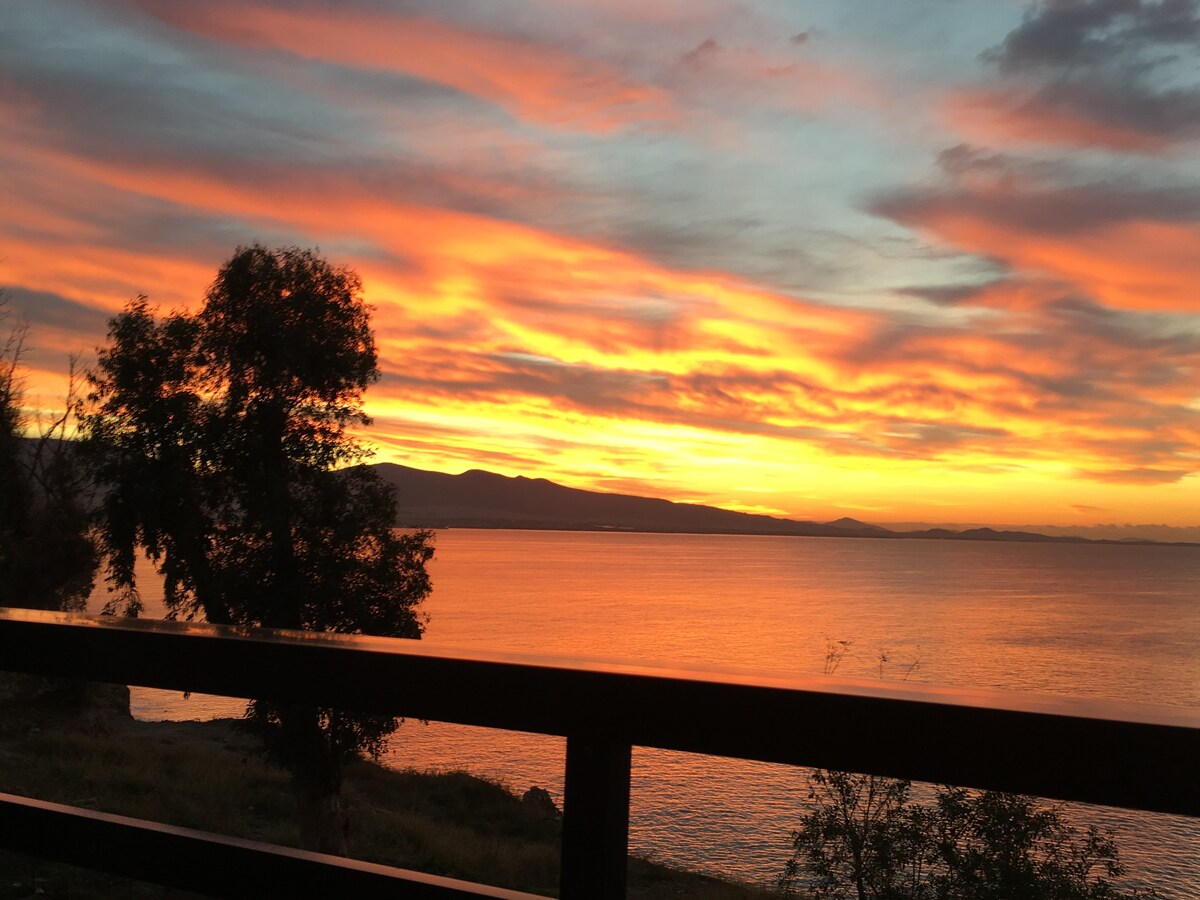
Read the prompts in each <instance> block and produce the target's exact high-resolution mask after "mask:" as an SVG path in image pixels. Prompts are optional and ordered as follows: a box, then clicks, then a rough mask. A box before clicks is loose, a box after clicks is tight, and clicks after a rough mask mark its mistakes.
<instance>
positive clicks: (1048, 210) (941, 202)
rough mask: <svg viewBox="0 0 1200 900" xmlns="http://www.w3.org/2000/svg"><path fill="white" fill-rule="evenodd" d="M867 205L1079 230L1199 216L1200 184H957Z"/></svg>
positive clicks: (917, 217) (916, 215)
mask: <svg viewBox="0 0 1200 900" xmlns="http://www.w3.org/2000/svg"><path fill="white" fill-rule="evenodd" d="M867 209H868V210H869V211H870V212H872V213H874V214H876V215H880V216H883V217H885V218H888V219H891V220H893V221H895V222H899V223H901V224H904V225H916V224H920V223H921V222H922V221H924V220H926V219H928V218H930V217H933V216H937V215H949V214H965V215H969V216H977V217H980V218H982V219H985V220H987V221H990V222H995V223H998V224H1002V225H1004V226H1006V227H1008V228H1013V229H1018V230H1020V231H1024V232H1032V233H1043V234H1078V233H1084V232H1089V231H1096V230H1099V229H1102V228H1103V227H1105V226H1106V225H1113V224H1118V223H1121V222H1128V221H1135V220H1153V221H1158V222H1195V221H1200V188H1194V187H1161V188H1160V187H1138V186H1133V185H1125V184H1120V183H1094V184H1084V185H1069V186H1065V187H1055V186H1044V187H1043V186H1036V187H1034V186H1030V187H1026V188H1024V189H1014V190H1007V191H975V190H970V189H966V188H961V187H958V186H950V187H935V188H905V189H900V190H896V191H892V192H889V193H884V194H880V195H878V196H876V197H875V198H873V199H872V200H871V201H869V203H868V206H867Z"/></svg>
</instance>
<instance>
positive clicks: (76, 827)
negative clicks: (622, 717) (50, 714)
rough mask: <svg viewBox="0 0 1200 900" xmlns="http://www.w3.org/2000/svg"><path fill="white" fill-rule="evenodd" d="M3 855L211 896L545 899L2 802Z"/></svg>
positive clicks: (2, 797) (69, 810) (22, 800)
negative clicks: (39, 859)
mask: <svg viewBox="0 0 1200 900" xmlns="http://www.w3.org/2000/svg"><path fill="white" fill-rule="evenodd" d="M0 835H2V836H3V837H2V839H0V841H2V844H3V846H4V847H5V849H8V850H13V851H17V852H20V853H28V854H31V855H33V856H45V857H47V858H50V859H56V860H58V861H60V862H65V863H70V864H72V865H78V866H84V867H86V868H89V869H95V870H98V871H101V872H110V873H112V874H114V875H122V876H127V877H129V878H136V879H139V880H141V881H149V882H151V883H152V884H159V885H163V886H164V887H172V888H178V889H180V890H185V891H197V892H199V893H202V894H207V895H209V896H213V897H236V898H251V900H258V898H260V897H354V898H356V900H358V898H363V900H365V898H372V897H379V898H394V897H404V898H406V900H407V898H412V900H470V898H490V900H545V898H541V897H538V896H537V895H535V894H525V893H521V892H519V891H509V890H505V889H503V888H493V887H487V886H484V885H479V884H472V883H470V882H466V881H458V880H456V879H453V878H441V877H439V876H436V875H426V874H423V873H421V872H410V871H408V870H406V869H393V868H390V867H388V866H380V865H376V864H374V863H368V862H361V861H359V860H353V859H344V858H342V857H339V856H326V855H324V854H321V853H311V852H308V851H305V850H294V849H291V848H289V847H279V846H276V845H274V844H264V843H260V842H258V841H247V840H242V839H240V838H231V837H223V836H221V835H216V834H210V833H209V832H206V831H196V830H194V829H190V828H177V827H174V826H171V825H163V824H160V823H158V822H146V821H143V820H141V819H131V818H128V817H126V816H115V815H111V814H109V813H102V812H96V811H94V810H89V809H80V808H78V807H73V806H63V805H62V804H59V803H47V802H45V801H43V800H31V799H29V798H28V797H16V796H13V795H12V794H2V793H0Z"/></svg>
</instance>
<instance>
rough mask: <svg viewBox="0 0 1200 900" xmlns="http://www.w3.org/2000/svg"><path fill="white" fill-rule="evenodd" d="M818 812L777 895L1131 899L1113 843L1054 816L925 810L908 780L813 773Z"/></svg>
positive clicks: (1014, 802)
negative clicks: (1123, 886) (1120, 882)
mask: <svg viewBox="0 0 1200 900" xmlns="http://www.w3.org/2000/svg"><path fill="white" fill-rule="evenodd" d="M809 785H810V789H811V791H810V799H811V800H812V801H813V802H814V804H815V807H814V809H813V810H812V811H811V812H809V813H808V814H807V815H806V816H804V818H803V819H802V821H801V823H800V828H799V829H798V830H797V831H795V832H793V833H792V857H791V859H789V860H788V862H787V865H786V866H785V868H784V872H783V874H782V875H781V876H780V879H779V886H780V888H781V889H782V891H783V893H784V894H785V895H786V896H793V895H795V894H796V892H797V890H799V889H801V888H803V889H804V890H806V891H808V892H809V893H810V894H811V895H813V896H815V897H829V898H855V900H1018V898H1030V900H1034V898H1036V900H1127V898H1138V897H1141V898H1151V897H1157V896H1158V894H1157V893H1155V892H1154V891H1149V892H1146V891H1137V890H1135V891H1128V890H1122V889H1121V888H1120V887H1119V886H1118V885H1117V884H1116V880H1117V879H1119V878H1120V877H1121V876H1122V875H1123V874H1124V871H1125V870H1124V867H1123V866H1122V865H1121V862H1120V858H1119V854H1118V852H1117V847H1116V844H1115V843H1114V842H1113V839H1112V836H1111V834H1110V833H1109V834H1105V833H1101V832H1100V831H1099V830H1098V829H1097V828H1095V827H1094V826H1090V827H1088V828H1087V829H1086V830H1085V831H1083V832H1081V831H1080V830H1079V829H1077V828H1075V827H1073V826H1072V825H1070V824H1068V823H1067V822H1066V821H1065V820H1064V818H1063V815H1062V809H1063V807H1062V806H1061V805H1049V806H1048V805H1044V804H1042V803H1040V802H1039V801H1037V800H1035V799H1033V798H1031V797H1025V796H1021V795H1016V794H1005V793H1000V792H998V791H969V790H966V789H964V788H955V787H944V786H943V787H939V788H937V789H936V791H935V795H934V799H933V802H932V803H919V802H916V801H914V800H913V799H912V796H911V793H912V791H911V784H910V782H908V781H902V780H896V779H890V778H878V777H875V776H872V775H853V774H849V773H846V772H830V771H825V770H820V769H818V770H816V771H814V772H813V773H812V774H811V775H810V776H809Z"/></svg>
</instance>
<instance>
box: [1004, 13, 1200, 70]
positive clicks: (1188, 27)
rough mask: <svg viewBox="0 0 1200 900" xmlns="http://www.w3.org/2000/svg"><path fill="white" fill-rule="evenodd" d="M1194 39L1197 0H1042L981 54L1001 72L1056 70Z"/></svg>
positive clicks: (1198, 32) (1199, 36)
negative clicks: (1014, 27)
mask: <svg viewBox="0 0 1200 900" xmlns="http://www.w3.org/2000/svg"><path fill="white" fill-rule="evenodd" d="M1198 41H1200V3H1198V2H1197V0H1159V2H1146V0H1046V2H1042V3H1037V4H1035V5H1034V6H1033V7H1032V9H1031V10H1030V12H1028V13H1027V14H1026V16H1025V19H1024V21H1023V22H1022V23H1021V24H1020V25H1019V26H1018V27H1017V28H1016V29H1015V30H1013V31H1012V32H1010V33H1009V34H1008V36H1007V37H1005V39H1004V41H1003V42H1002V43H1001V44H1000V45H999V46H998V47H994V48H992V49H991V50H988V51H985V52H984V54H983V57H984V59H986V60H988V61H989V62H993V63H995V64H996V65H998V66H999V67H1000V68H1001V69H1002V70H1003V71H1007V72H1019V71H1024V70H1027V69H1029V68H1043V67H1045V68H1051V69H1056V70H1058V69H1064V68H1068V67H1072V66H1092V65H1097V64H1107V63H1109V62H1111V61H1112V60H1113V59H1114V57H1122V56H1128V55H1129V54H1131V53H1133V52H1137V51H1142V50H1146V49H1155V48H1158V47H1160V46H1168V47H1169V46H1173V45H1186V44H1194V43H1197V42H1198Z"/></svg>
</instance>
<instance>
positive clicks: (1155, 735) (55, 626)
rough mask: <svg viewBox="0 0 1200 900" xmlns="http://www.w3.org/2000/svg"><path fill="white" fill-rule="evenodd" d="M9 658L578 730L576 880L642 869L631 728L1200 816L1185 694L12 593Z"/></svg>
mask: <svg viewBox="0 0 1200 900" xmlns="http://www.w3.org/2000/svg"><path fill="white" fill-rule="evenodd" d="M0 668H4V669H10V670H15V671H24V672H34V673H39V674H46V675H59V676H68V677H77V678H83V679H89V680H95V681H111V682H118V683H124V684H137V685H144V686H148V687H160V688H168V689H176V690H187V691H197V692H205V693H211V694H222V695H227V696H234V697H257V698H262V699H270V700H279V701H302V702H305V703H311V704H317V705H324V706H342V707H351V708H355V709H359V710H362V711H364V712H382V713H388V714H395V715H402V716H409V717H412V718H421V719H429V720H436V721H447V722H456V723H463V724H470V725H481V726H485V727H492V728H505V729H512V730H517V731H528V732H539V733H545V734H556V735H563V736H566V737H567V738H568V762H567V786H566V818H565V820H564V851H563V852H564V896H568V895H570V894H574V895H575V896H584V895H585V892H575V891H572V890H568V889H567V881H566V879H567V870H568V869H569V868H570V867H569V865H568V862H569V860H568V858H569V856H570V854H571V853H572V852H575V850H573V849H572V848H577V849H578V848H584V849H583V850H581V851H580V852H584V851H586V848H587V847H588V846H589V845H591V844H596V843H606V844H607V845H609V846H608V849H607V850H606V851H605V853H606V854H607V857H608V858H609V859H610V861H611V859H612V857H613V856H614V854H615V853H616V852H617V851H616V850H614V849H613V848H614V847H616V848H617V849H619V850H620V852H621V866H622V867H623V864H624V863H623V859H624V851H623V849H622V848H621V847H620V846H619V845H620V844H621V842H622V841H623V840H624V831H623V829H624V827H625V825H624V823H623V822H622V821H621V804H622V802H623V803H624V809H625V811H626V815H627V808H628V777H629V776H628V748H629V747H630V746H646V747H659V748H665V749H670V750H681V751H690V752H696V753H705V754H713V755H718V756H728V757H734V758H742V759H752V760H760V761H765V762H777V763H786V764H790V765H807V766H816V767H822V768H829V769H841V770H847V771H856V772H871V773H873V774H876V775H886V776H893V777H900V778H910V779H913V780H919V781H931V782H938V783H948V784H956V785H963V786H966V787H974V788H991V789H996V790H1003V791H1009V792H1014V793H1024V794H1034V795H1038V796H1044V797H1050V798H1055V799H1061V800H1075V801H1083V802H1088V803H1097V804H1102V805H1109V806H1120V807H1127V808H1132V809H1143V810H1148V811H1154V812H1166V813H1177V814H1184V815H1190V816H1200V778H1197V777H1196V771H1195V770H1196V760H1197V759H1200V710H1191V709H1184V708H1177V707H1166V706H1150V705H1144V704H1130V703H1120V702H1108V701H1097V700H1087V699H1079V698H1056V697H1033V696H1029V695H1021V694H1011V693H1004V692H999V691H990V690H972V689H950V688H940V687H929V686H924V685H917V684H911V683H905V684H900V685H897V684H887V683H875V682H867V681H860V680H852V679H834V678H817V677H813V678H787V677H780V676H778V675H774V674H769V673H753V672H747V671H738V670H713V669H709V670H704V669H695V668H675V667H658V666H648V665H640V664H629V663H606V662H605V663H602V662H596V661H587V662H585V661H580V660H570V659H564V658H562V657H547V656H535V655H529V654H518V653H496V652H489V651H480V650H472V649H451V648H446V647H441V646H438V645H436V644H422V643H421V642H418V641H406V640H396V639H387V638H376V637H361V636H352V635H329V634H315V633H311V632H282V631H267V630H257V629H237V628H227V627H219V626H211V625H201V624H190V623H175V622H161V621H152V622H148V621H144V620H126V619H117V618H113V617H97V616H86V615H81V614H72V613H57V612H41V611H30V610H3V609H0ZM573 747H574V749H573ZM572 755H574V757H575V759H576V763H577V764H576V766H575V771H576V773H577V775H576V776H573V775H572V771H573V769H572V765H573V763H572ZM588 760H591V761H590V762H589V761H588ZM622 767H623V774H622ZM573 783H574V784H575V785H576V788H574V789H573ZM580 786H582V787H580ZM589 786H590V787H589ZM593 789H594V790H593ZM573 791H574V793H575V794H576V795H577V797H582V799H578V800H577V805H576V809H586V810H589V813H588V815H587V816H580V815H576V816H574V817H573V816H572V794H573ZM622 791H623V792H624V797H625V799H624V800H623V801H621V800H620V796H621V793H622ZM589 795H590V799H589ZM613 797H616V798H617V802H616V804H615V805H613V804H611V803H609V802H608V800H611V799H612V798H613ZM606 798H607V799H606ZM592 819H599V820H604V821H603V822H601V824H600V825H599V826H597V827H596V828H594V829H592V830H591V831H588V830H587V829H586V828H585V830H584V832H582V833H580V836H579V837H575V836H573V835H574V834H575V832H573V831H572V829H573V828H575V827H579V826H580V825H583V824H586V821H590V820H592ZM585 820H586V821H585ZM573 823H575V824H573ZM606 823H607V824H606ZM589 827H590V826H589ZM572 865H573V864H572ZM597 877H599V876H597ZM606 877H610V878H611V879H618V880H619V879H620V878H623V868H622V870H621V872H616V871H614V872H612V873H610V876H606ZM595 896H615V894H613V893H611V892H609V893H604V892H601V893H597V894H595Z"/></svg>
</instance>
